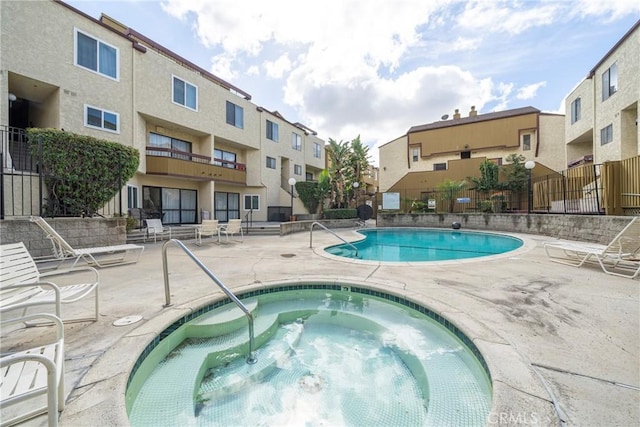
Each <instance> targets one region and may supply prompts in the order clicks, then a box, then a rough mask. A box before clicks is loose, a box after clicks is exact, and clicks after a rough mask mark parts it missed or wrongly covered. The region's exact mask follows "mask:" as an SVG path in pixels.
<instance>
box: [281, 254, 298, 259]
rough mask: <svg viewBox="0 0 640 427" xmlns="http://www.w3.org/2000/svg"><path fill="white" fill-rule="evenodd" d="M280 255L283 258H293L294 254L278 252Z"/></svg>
mask: <svg viewBox="0 0 640 427" xmlns="http://www.w3.org/2000/svg"><path fill="white" fill-rule="evenodd" d="M280 256H281V257H283V258H293V257H294V256H296V254H280Z"/></svg>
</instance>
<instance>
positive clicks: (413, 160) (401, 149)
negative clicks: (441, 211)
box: [379, 107, 566, 192]
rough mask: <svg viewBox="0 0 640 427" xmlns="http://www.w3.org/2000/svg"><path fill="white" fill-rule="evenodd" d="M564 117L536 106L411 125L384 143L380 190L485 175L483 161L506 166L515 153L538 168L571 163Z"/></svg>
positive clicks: (432, 185)
mask: <svg viewBox="0 0 640 427" xmlns="http://www.w3.org/2000/svg"><path fill="white" fill-rule="evenodd" d="M563 140H564V116H563V115H559V114H548V113H543V112H541V111H540V110H538V109H536V108H533V107H523V108H517V109H513V110H506V111H499V112H492V113H487V114H478V111H477V110H476V109H475V107H471V109H470V111H469V114H468V115H466V116H464V117H463V116H462V114H460V112H459V110H455V112H454V114H453V117H452V118H449V117H448V116H443V120H441V121H438V122H433V123H428V124H424V125H417V126H413V127H411V128H410V129H409V130H408V131H407V133H406V134H405V135H402V136H401V137H399V138H397V139H395V140H393V141H391V142H388V143H387V144H384V145H382V146H381V147H380V177H379V179H380V191H382V192H384V191H389V190H392V191H399V190H405V189H407V190H408V189H416V188H423V189H433V188H436V187H437V185H438V184H439V183H441V182H442V181H444V180H445V179H451V180H456V181H459V180H462V179H465V178H466V177H468V176H479V175H480V172H479V167H480V164H481V163H482V162H483V161H485V160H487V159H488V160H491V161H493V162H495V163H497V164H498V165H502V164H506V158H507V157H508V156H509V155H510V154H520V155H522V156H524V158H525V161H527V160H533V161H535V162H536V164H537V166H536V168H535V169H536V170H537V171H538V172H539V173H541V172H542V171H548V170H550V169H551V170H557V169H562V168H563V167H564V165H565V164H566V160H565V155H564V149H563Z"/></svg>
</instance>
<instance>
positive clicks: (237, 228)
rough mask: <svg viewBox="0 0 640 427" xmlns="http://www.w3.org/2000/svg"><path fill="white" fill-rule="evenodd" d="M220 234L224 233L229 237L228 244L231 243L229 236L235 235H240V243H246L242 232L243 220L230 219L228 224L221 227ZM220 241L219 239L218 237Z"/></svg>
mask: <svg viewBox="0 0 640 427" xmlns="http://www.w3.org/2000/svg"><path fill="white" fill-rule="evenodd" d="M220 233H224V235H225V236H226V237H227V242H228V241H229V236H230V235H231V236H233V235H234V234H239V235H240V241H244V233H243V231H242V220H241V219H230V220H229V222H228V223H227V224H223V225H222V226H221V227H220ZM218 240H219V237H218Z"/></svg>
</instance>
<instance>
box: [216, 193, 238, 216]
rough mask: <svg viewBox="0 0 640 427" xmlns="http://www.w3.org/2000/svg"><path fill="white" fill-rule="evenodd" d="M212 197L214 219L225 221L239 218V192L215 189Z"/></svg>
mask: <svg viewBox="0 0 640 427" xmlns="http://www.w3.org/2000/svg"><path fill="white" fill-rule="evenodd" d="M214 199H215V200H214V207H215V219H217V220H218V221H220V222H227V221H229V220H230V219H238V218H240V193H226V192H222V191H216V192H215V195H214Z"/></svg>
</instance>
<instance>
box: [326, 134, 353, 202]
mask: <svg viewBox="0 0 640 427" xmlns="http://www.w3.org/2000/svg"><path fill="white" fill-rule="evenodd" d="M327 155H328V156H329V169H328V172H329V182H330V183H331V193H330V199H331V205H332V207H334V208H341V207H344V205H345V204H346V197H345V195H346V189H347V183H348V181H347V180H348V179H350V178H351V175H352V173H353V172H352V167H351V157H352V156H351V150H350V149H349V142H343V141H340V142H337V141H336V140H335V139H333V138H329V150H327Z"/></svg>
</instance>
